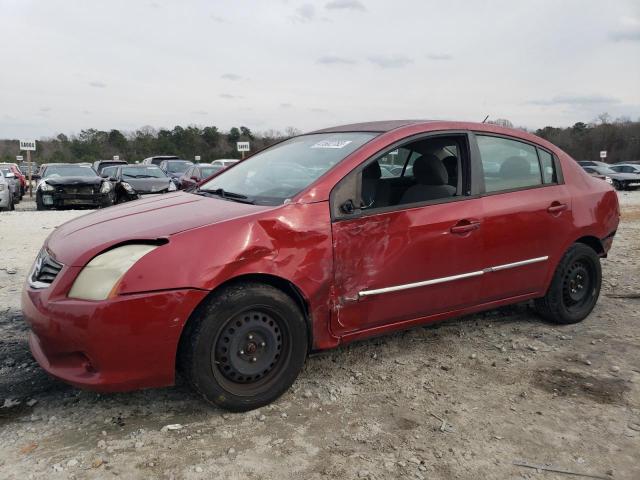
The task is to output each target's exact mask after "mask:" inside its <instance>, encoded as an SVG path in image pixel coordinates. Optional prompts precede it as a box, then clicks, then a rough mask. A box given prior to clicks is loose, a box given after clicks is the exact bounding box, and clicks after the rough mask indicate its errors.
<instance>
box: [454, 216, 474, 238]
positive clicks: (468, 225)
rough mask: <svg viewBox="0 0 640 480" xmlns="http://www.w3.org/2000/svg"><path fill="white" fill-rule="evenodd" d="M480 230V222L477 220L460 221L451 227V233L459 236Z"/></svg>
mask: <svg viewBox="0 0 640 480" xmlns="http://www.w3.org/2000/svg"><path fill="white" fill-rule="evenodd" d="M479 228H480V222H479V221H477V220H466V219H465V220H460V221H459V222H458V223H456V224H455V225H454V226H453V227H451V229H450V231H451V233H455V234H457V235H461V234H464V233H469V232H472V231H474V230H477V229H479Z"/></svg>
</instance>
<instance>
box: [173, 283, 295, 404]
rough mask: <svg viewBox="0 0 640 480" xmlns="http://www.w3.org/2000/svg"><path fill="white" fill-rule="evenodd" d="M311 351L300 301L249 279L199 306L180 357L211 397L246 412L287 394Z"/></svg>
mask: <svg viewBox="0 0 640 480" xmlns="http://www.w3.org/2000/svg"><path fill="white" fill-rule="evenodd" d="M306 355H307V329H306V323H305V320H304V316H303V314H302V312H301V311H300V309H299V308H298V306H297V305H296V303H295V302H294V301H293V300H292V299H291V298H290V297H289V296H288V295H287V294H285V293H284V292H282V291H281V290H278V289H276V288H274V287H271V286H269V285H262V284H257V283H246V284H238V285H233V286H230V287H227V288H225V289H224V290H222V291H220V292H218V293H217V294H215V295H214V296H213V297H212V298H211V299H210V300H209V301H208V302H207V303H206V304H205V305H204V306H203V307H202V308H200V309H199V311H198V312H197V313H196V314H195V317H194V318H192V319H191V321H190V322H189V324H188V325H187V327H186V329H185V332H184V333H183V338H182V341H181V345H180V352H179V359H178V360H179V367H180V370H181V371H182V373H183V374H184V376H185V377H186V378H187V380H188V381H189V383H190V384H191V385H192V386H193V388H195V389H196V390H197V391H198V392H199V393H200V394H202V396H203V397H204V398H205V399H206V400H208V401H209V402H212V403H215V404H216V405H218V406H220V407H222V408H226V409H228V410H234V411H245V410H251V409H254V408H258V407H261V406H263V405H266V404H268V403H271V402H272V401H274V400H275V399H277V398H278V397H279V396H280V395H282V394H283V393H284V392H285V391H286V390H287V389H288V388H289V387H290V386H291V385H292V384H293V382H294V380H295V379H296V377H297V376H298V373H299V372H300V370H301V369H302V366H303V365H304V361H305V359H306Z"/></svg>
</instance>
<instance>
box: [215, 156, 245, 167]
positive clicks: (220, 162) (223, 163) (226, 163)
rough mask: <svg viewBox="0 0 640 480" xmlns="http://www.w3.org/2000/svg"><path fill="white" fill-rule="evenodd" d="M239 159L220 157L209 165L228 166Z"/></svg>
mask: <svg viewBox="0 0 640 480" xmlns="http://www.w3.org/2000/svg"><path fill="white" fill-rule="evenodd" d="M239 161H240V160H234V159H232V158H221V159H219V160H214V161H213V162H211V165H220V166H222V168H228V167H230V166H231V165H235V164H236V163H238V162H239Z"/></svg>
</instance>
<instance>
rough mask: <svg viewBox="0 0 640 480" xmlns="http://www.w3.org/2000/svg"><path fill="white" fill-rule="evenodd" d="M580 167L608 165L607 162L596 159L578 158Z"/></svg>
mask: <svg viewBox="0 0 640 480" xmlns="http://www.w3.org/2000/svg"><path fill="white" fill-rule="evenodd" d="M578 164H579V165H580V166H581V167H608V166H609V164H608V163H605V162H600V161H598V160H578Z"/></svg>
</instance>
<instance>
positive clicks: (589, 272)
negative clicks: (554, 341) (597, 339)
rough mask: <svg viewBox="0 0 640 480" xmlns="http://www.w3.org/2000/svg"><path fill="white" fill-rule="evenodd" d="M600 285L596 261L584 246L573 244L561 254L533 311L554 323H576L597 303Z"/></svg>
mask: <svg viewBox="0 0 640 480" xmlns="http://www.w3.org/2000/svg"><path fill="white" fill-rule="evenodd" d="M601 284H602V269H601V267H600V257H598V254H597V253H596V252H595V251H594V250H593V249H592V248H591V247H589V246H588V245H585V244H583V243H575V244H573V245H572V246H571V248H569V250H567V252H566V253H565V254H564V256H563V257H562V259H561V260H560V263H559V264H558V267H557V268H556V271H555V273H554V275H553V279H552V280H551V285H550V286H549V289H548V290H547V293H546V295H545V296H544V297H542V298H539V299H536V301H535V306H536V310H537V311H538V313H540V315H542V316H543V317H544V318H546V319H547V320H550V321H552V322H555V323H562V324H569V323H576V322H579V321H581V320H583V319H584V318H586V317H587V316H588V315H589V314H590V313H591V311H592V310H593V308H594V307H595V305H596V302H597V301H598V296H599V295H600V286H601Z"/></svg>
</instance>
